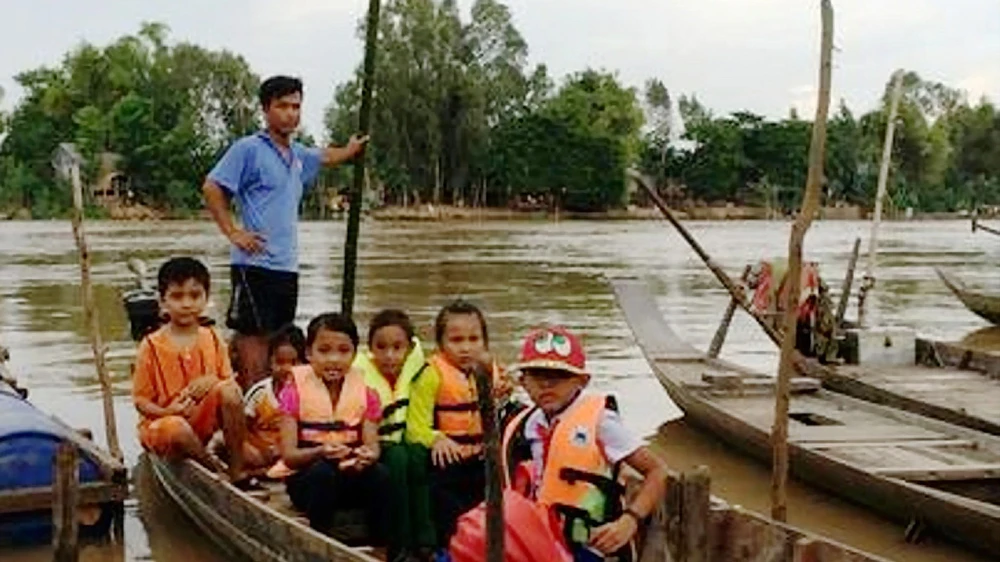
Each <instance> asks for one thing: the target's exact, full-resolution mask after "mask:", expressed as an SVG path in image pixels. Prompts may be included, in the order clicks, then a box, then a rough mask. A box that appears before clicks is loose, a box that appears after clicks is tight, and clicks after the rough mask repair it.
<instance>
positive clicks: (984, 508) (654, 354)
mask: <svg viewBox="0 0 1000 562" xmlns="http://www.w3.org/2000/svg"><path fill="white" fill-rule="evenodd" d="M614 289H615V292H616V296H617V297H618V301H619V305H620V306H621V308H622V310H623V312H624V313H625V318H626V320H627V321H628V323H629V325H630V327H631V328H632V331H633V334H634V335H635V338H636V340H637V342H638V343H639V346H640V348H642V351H643V354H644V355H645V357H646V359H647V362H648V363H649V364H650V366H651V368H652V370H653V373H654V375H655V376H656V378H657V379H658V380H659V382H660V383H661V385H662V386H663V387H664V389H665V390H666V391H667V392H668V393H669V394H670V396H671V398H672V399H673V400H674V402H675V403H676V404H677V405H678V406H679V407H680V408H681V409H683V410H684V412H685V416H686V419H687V420H689V421H690V422H691V423H692V424H693V425H695V426H698V427H700V428H702V429H704V430H706V431H708V432H710V433H712V434H715V435H716V436H718V437H719V438H720V439H721V440H723V441H725V442H727V443H729V444H731V445H732V446H734V447H735V448H737V449H739V450H741V451H742V452H744V453H745V454H747V455H749V456H751V457H753V458H756V459H758V460H760V461H761V462H770V460H771V445H770V426H771V420H773V382H772V380H771V379H770V377H767V376H765V375H760V374H756V373H753V372H751V371H749V370H747V369H744V368H742V367H739V366H737V365H732V364H729V363H726V362H724V361H720V360H714V359H709V358H707V357H706V356H705V355H704V354H703V353H701V352H700V351H698V350H697V349H695V348H694V347H692V346H690V345H688V344H686V343H685V342H683V341H682V340H681V339H680V337H679V336H678V335H677V334H676V332H674V331H673V330H672V328H671V327H670V326H669V325H668V324H667V322H666V321H665V320H664V318H663V316H662V315H661V314H660V313H659V311H658V307H657V306H656V302H655V299H654V298H653V297H652V295H651V294H650V293H649V291H648V290H647V289H646V288H645V286H644V285H642V284H639V283H638V282H635V281H616V282H615V283H614ZM705 380H709V381H716V380H733V381H736V383H737V386H735V387H733V388H729V389H725V390H722V389H720V388H721V387H717V386H713V384H710V383H706V382H705ZM815 382H818V381H815ZM791 412H792V415H793V416H795V418H794V419H793V420H792V421H791V427H790V438H789V456H790V469H791V472H792V474H793V475H794V476H795V477H796V478H798V479H799V480H801V481H803V482H806V483H808V484H811V485H814V486H817V487H820V488H824V489H826V490H828V491H830V492H832V493H834V494H836V495H839V496H841V497H843V498H845V499H847V500H850V501H852V502H855V503H857V504H859V505H862V506H865V507H867V508H869V509H871V510H873V511H876V512H878V513H881V514H882V515H884V516H886V517H888V518H890V519H893V520H896V521H898V522H901V523H904V524H906V523H911V522H917V523H919V524H920V525H922V526H925V527H926V528H928V529H930V530H932V531H933V532H935V533H938V534H940V535H942V536H945V537H947V538H949V539H951V540H953V541H955V542H958V543H961V544H964V545H966V546H968V547H971V548H974V549H977V550H981V551H984V552H987V553H995V552H1000V506H997V505H994V504H992V503H989V502H987V501H980V500H979V499H976V497H975V492H974V488H975V487H976V486H980V485H985V486H986V487H987V488H989V487H991V486H993V485H994V484H995V482H996V479H995V476H994V477H992V478H991V477H990V474H993V473H991V472H989V471H990V470H993V471H995V475H1000V440H998V439H997V438H996V437H993V436H990V435H986V434H983V433H979V432H975V431H972V430H969V429H967V428H963V427H957V426H954V425H951V424H946V423H944V422H940V421H937V420H933V419H928V418H924V417H921V416H917V415H915V414H911V413H908V412H903V411H899V410H894V409H891V408H886V407H883V406H880V405H877V404H872V403H868V402H864V401H861V400H857V399H854V398H851V397H847V396H843V395H840V394H837V393H834V392H829V391H827V390H822V389H814V390H807V391H804V392H803V393H801V394H798V395H793V397H792V402H791ZM852 418H854V419H856V420H857V422H858V423H854V424H853V425H852V423H851V419H852ZM800 420H801V421H800ZM866 425H867V426H868V427H866ZM905 454H909V455H910V458H913V459H921V460H925V461H927V465H926V466H924V465H921V464H919V463H916V464H914V465H912V466H910V467H894V466H892V460H891V457H892V456H895V457H896V458H906V457H905V456H904V455H905ZM959 454H961V455H966V456H965V457H959V456H958V455H959ZM945 455H956V457H955V458H956V461H955V462H958V460H962V461H963V462H965V463H966V464H964V465H961V466H968V467H969V468H970V470H969V472H970V473H974V474H976V475H978V474H980V473H982V475H983V477H982V478H978V479H971V480H969V481H965V480H954V481H951V480H949V481H947V482H945V481H935V480H934V471H933V470H932V468H935V467H939V464H941V463H935V462H932V461H933V459H934V458H935V456H937V457H942V458H944V456H945ZM980 457H982V459H983V460H982V462H980V463H978V464H976V463H974V462H973V460H975V459H977V458H980ZM914 462H916V461H914ZM985 465H991V466H989V467H986V466H985ZM961 466H958V467H948V466H940V468H939V472H940V473H939V476H941V475H945V476H947V475H948V474H955V473H956V468H961ZM906 468H911V469H913V470H911V471H910V472H907V471H906V470H905V469H906ZM922 468H927V470H918V469H922ZM973 469H974V470H973ZM917 472H920V473H921V474H919V475H916V473H917ZM902 475H907V476H908V477H909V479H907V478H904V477H903V476H902ZM918 480H919V481H918ZM952 485H954V487H953V488H952V490H951V491H946V490H945V489H943V488H948V487H949V486H952ZM958 491H965V492H967V493H968V494H969V496H971V497H966V496H962V495H959V494H958V493H953V492H958Z"/></svg>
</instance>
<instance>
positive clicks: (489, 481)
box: [472, 365, 504, 562]
mask: <svg viewBox="0 0 1000 562" xmlns="http://www.w3.org/2000/svg"><path fill="white" fill-rule="evenodd" d="M472 374H473V376H474V377H475V380H476V388H477V389H478V392H477V396H478V402H479V414H480V416H481V417H482V421H483V443H484V449H485V455H486V557H485V560H486V561H487V562H503V560H504V544H503V540H504V523H503V485H502V479H501V476H502V475H501V474H500V470H501V469H500V454H501V453H500V430H499V429H498V428H497V410H496V402H494V400H493V380H492V379H493V373H492V371H491V369H487V368H486V367H485V366H483V365H478V366H476V368H475V369H474V370H473V373H472Z"/></svg>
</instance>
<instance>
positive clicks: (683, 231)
mask: <svg viewBox="0 0 1000 562" xmlns="http://www.w3.org/2000/svg"><path fill="white" fill-rule="evenodd" d="M627 173H628V174H629V175H630V176H631V177H632V178H633V179H635V180H636V183H638V184H639V186H640V187H642V188H643V189H644V190H645V191H646V193H647V194H648V195H649V199H650V200H651V201H652V202H653V204H654V205H656V207H657V208H658V209H659V210H660V212H661V213H663V216H664V217H665V218H666V219H667V221H669V222H670V224H672V225H673V226H674V228H676V229H677V232H678V233H680V235H681V238H683V239H684V240H685V241H686V242H687V243H688V245H689V246H691V249H693V250H694V253H696V254H698V257H699V258H701V261H703V262H704V263H705V266H706V267H708V269H709V270H710V271H711V272H712V273H713V274H714V275H715V278H716V279H718V280H719V282H720V283H722V286H723V287H725V288H726V290H727V291H729V294H730V295H731V296H732V297H733V300H735V301H736V302H737V303H738V304H739V307H740V308H742V309H743V310H745V311H746V312H747V313H748V314H749V315H750V317H751V318H753V319H754V320H755V321H756V322H757V325H758V326H760V328H761V329H762V330H764V333H765V334H767V337H768V338H770V339H771V341H772V342H774V344H775V345H779V346H780V345H781V337H780V336H779V335H778V332H777V330H775V329H774V328H773V327H771V325H770V324H768V323H767V322H766V321H765V320H764V319H763V318H761V317H760V315H757V314H754V313H753V311H752V310H750V301H749V300H747V296H746V293H745V292H744V291H743V288H742V287H740V286H738V285H737V284H736V282H735V281H733V280H732V278H731V277H729V275H727V274H726V272H725V271H723V270H722V268H721V267H719V266H718V264H716V263H715V262H714V261H712V257H711V256H709V255H708V252H706V251H705V249H704V248H702V246H701V244H699V243H698V241H697V240H695V238H694V236H692V235H691V232H689V231H688V229H687V228H685V227H684V225H683V224H681V222H680V221H679V220H678V219H677V217H676V216H675V215H674V212H673V211H672V210H670V207H668V206H667V203H666V201H664V200H663V198H662V197H660V194H659V193H657V192H656V189H654V188H653V186H652V183H651V182H649V180H647V179H646V178H645V177H644V176H643V175H642V174H640V173H639V172H637V171H635V170H632V169H630V170H628V171H627Z"/></svg>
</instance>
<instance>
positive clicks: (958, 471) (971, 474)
mask: <svg viewBox="0 0 1000 562" xmlns="http://www.w3.org/2000/svg"><path fill="white" fill-rule="evenodd" d="M871 471H872V472H874V473H875V474H878V475H879V476H885V477H888V478H899V479H901V480H911V481H916V482H934V481H944V480H981V479H984V478H1000V464H965V465H950V466H943V467H935V468H930V469H921V468H911V467H907V466H901V467H900V466H895V467H892V466H890V467H882V468H873V469H871Z"/></svg>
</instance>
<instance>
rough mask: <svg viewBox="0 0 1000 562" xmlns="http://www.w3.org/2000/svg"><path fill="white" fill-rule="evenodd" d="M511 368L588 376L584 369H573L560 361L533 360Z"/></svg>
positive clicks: (516, 364)
mask: <svg viewBox="0 0 1000 562" xmlns="http://www.w3.org/2000/svg"><path fill="white" fill-rule="evenodd" d="M513 368H514V369H515V370H517V371H524V370H527V369H545V370H547V371H561V372H563V373H568V374H570V375H589V374H590V373H588V372H587V371H586V370H585V369H580V368H579V367H574V366H573V365H569V364H567V363H563V362H562V361H552V360H550V359H534V360H532V361H523V362H521V363H515V364H514V365H513Z"/></svg>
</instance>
